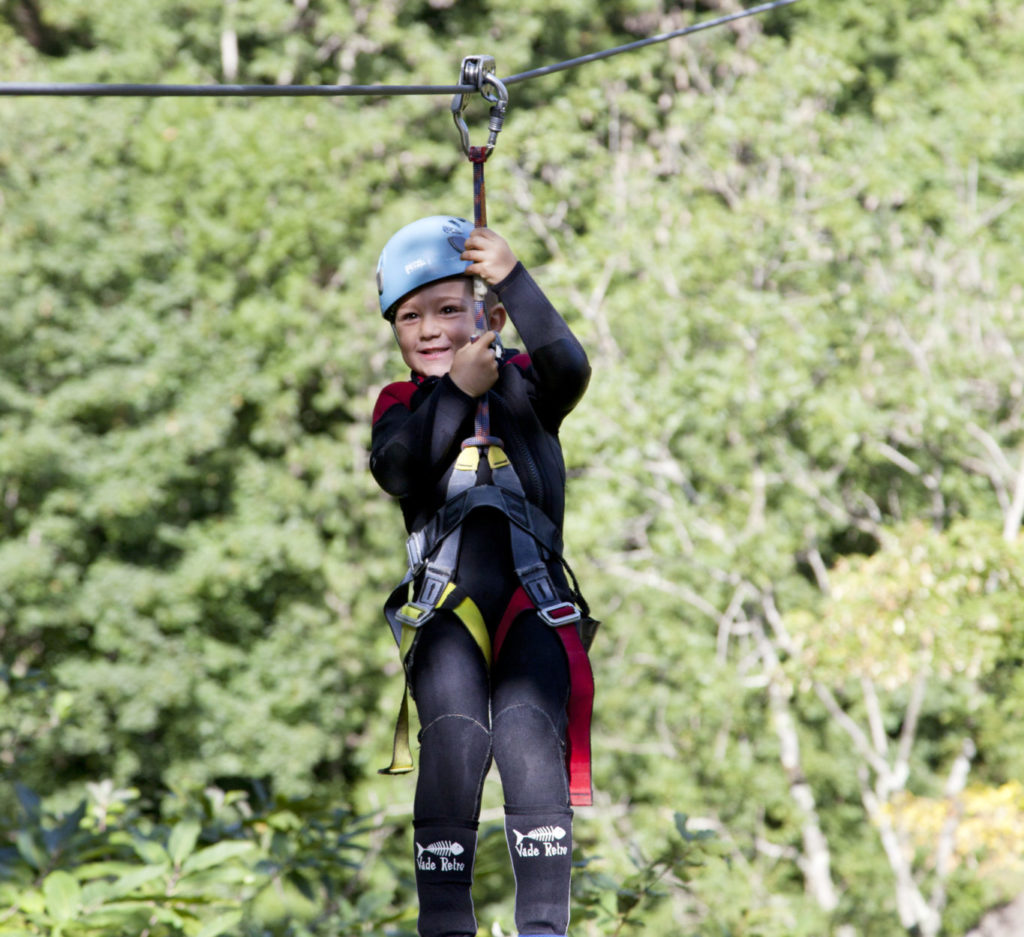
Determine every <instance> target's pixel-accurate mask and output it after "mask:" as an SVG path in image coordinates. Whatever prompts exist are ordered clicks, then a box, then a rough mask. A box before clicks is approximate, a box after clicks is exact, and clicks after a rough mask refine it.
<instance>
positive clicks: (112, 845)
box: [0, 783, 380, 937]
mask: <svg viewBox="0 0 1024 937" xmlns="http://www.w3.org/2000/svg"><path fill="white" fill-rule="evenodd" d="M19 800H20V804H21V807H20V816H19V822H18V823H17V824H16V825H13V826H11V827H10V828H9V832H10V833H11V835H12V842H13V845H12V846H10V847H5V848H3V849H2V850H0V868H2V871H3V877H2V879H0V896H2V897H3V907H4V908H5V909H6V910H5V911H3V912H0V933H3V934H11V935H14V934H25V935H28V934H52V935H62V934H63V935H68V937H89V935H101V934H111V933H119V934H127V933H138V934H142V933H148V934H151V935H154V937H156V935H188V937H218V935H220V934H229V933H230V934H262V935H266V934H313V933H327V932H333V933H337V932H338V930H339V929H340V930H342V931H344V932H345V933H362V932H365V930H366V928H367V926H368V925H369V924H370V922H372V923H373V926H376V924H377V923H378V922H379V921H380V913H379V912H380V909H379V907H378V904H379V902H376V901H374V900H366V898H365V897H361V896H360V895H359V891H360V887H359V874H358V869H359V864H360V858H361V856H362V855H363V854H364V853H365V850H366V846H365V843H363V842H361V840H362V839H364V838H365V833H366V830H365V828H360V824H359V822H358V821H357V819H356V818H354V817H351V816H349V815H346V814H345V813H344V812H342V811H338V810H334V811H327V810H325V808H324V806H323V805H321V804H319V803H316V802H315V801H275V802H268V801H259V800H257V801H255V802H254V801H253V800H251V799H249V798H246V797H245V796H244V795H241V794H239V793H237V792H236V793H232V794H225V793H224V792H223V791H219V790H216V789H208V790H207V791H206V792H205V794H204V795H203V796H202V797H196V798H189V799H184V800H179V801H177V802H176V804H175V805H174V807H176V808H177V809H173V808H172V809H171V810H170V811H169V812H168V814H167V815H166V816H164V817H163V818H162V819H161V821H160V822H154V821H153V820H152V819H149V818H147V816H146V813H145V812H144V811H143V810H142V806H143V805H142V804H141V803H140V800H139V795H138V792H137V791H131V790H117V789H116V788H115V787H114V786H113V785H112V784H109V783H106V784H102V785H92V786H91V787H90V791H89V797H88V799H87V800H83V801H82V802H81V803H80V804H79V805H78V807H76V808H75V809H74V810H72V811H70V812H68V813H66V814H60V815H51V814H50V813H49V812H48V811H46V810H45V809H44V808H43V806H42V805H41V803H40V801H39V800H38V798H36V797H35V795H33V794H31V793H30V792H28V791H27V790H26V789H24V788H22V789H20V790H19ZM332 928H334V930H331V929H332Z"/></svg>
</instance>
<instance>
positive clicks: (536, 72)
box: [502, 0, 799, 85]
mask: <svg viewBox="0 0 1024 937" xmlns="http://www.w3.org/2000/svg"><path fill="white" fill-rule="evenodd" d="M798 2H799V0H773V2H771V3H762V4H761V5H760V6H756V7H750V8H749V9H746V10H740V11H739V12H737V13H729V14H728V15H726V16H720V17H718V18H717V19H713V20H705V21H704V22H702V23H695V24H694V25H692V26H684V27H683V28H682V29H676V30H673V31H672V32H669V33H661V34H660V35H657V36H651V37H649V38H647V39H638V40H637V41H636V42H628V43H626V44H625V45H623V46H616V47H615V48H614V49H605V50H604V51H603V52H591V53H590V54H589V55H581V56H579V57H578V58H575V59H566V61H564V62H558V63H556V64H554V65H545V66H543V67H542V68H534V69H531V70H530V71H528V72H520V73H519V74H518V75H511V76H509V77H508V78H502V81H503V82H504V83H505V84H506V85H514V84H515V83H516V82H519V81H527V80H528V79H530V78H540V77H541V76H542V75H550V74H552V73H553V72H561V71H564V70H565V69H567V68H575V67H576V66H577V65H586V64H587V63H588V62H596V61H598V60H599V59H608V58H611V57H612V56H613V55H619V54H621V53H623V52H632V51H633V50H634V49H642V48H643V47H644V46H650V45H654V44H655V43H656V42H668V40H669V39H678V38H680V37H681V36H689V35H690V34H691V33H697V32H701V31H702V30H705V29H712V28H713V27H715V26H724V25H725V24H726V23H732V22H734V21H735V20H740V19H744V18H745V17H747V16H756V15H758V14H760V13H768V12H769V11H771V10H775V9H778V8H779V7H784V6H789V5H790V4H792V3H798Z"/></svg>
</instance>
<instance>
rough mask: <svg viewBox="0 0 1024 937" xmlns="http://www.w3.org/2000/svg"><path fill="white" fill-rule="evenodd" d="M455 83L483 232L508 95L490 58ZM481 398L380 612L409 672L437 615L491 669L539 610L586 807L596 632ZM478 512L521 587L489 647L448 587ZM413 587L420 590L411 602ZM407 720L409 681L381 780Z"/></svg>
mask: <svg viewBox="0 0 1024 937" xmlns="http://www.w3.org/2000/svg"><path fill="white" fill-rule="evenodd" d="M461 79H462V83H463V84H465V83H467V82H470V83H473V82H475V83H476V84H477V86H478V87H479V89H480V91H481V94H483V95H484V97H485V99H486V100H488V101H490V102H491V104H492V107H491V115H490V137H489V139H488V142H487V145H486V146H480V147H474V146H471V145H470V142H469V131H468V129H467V127H466V123H465V120H464V119H463V117H462V114H463V111H464V110H465V107H466V100H465V95H464V94H463V93H462V92H459V93H458V94H457V95H456V96H455V98H454V99H453V100H452V114H453V116H454V119H455V125H456V127H457V128H458V130H459V133H460V137H461V140H462V147H463V150H464V151H465V153H466V156H467V157H468V158H469V160H470V162H471V163H472V165H473V182H474V185H473V209H474V223H475V226H476V227H478V228H479V227H483V226H485V225H486V223H487V207H486V196H485V187H484V173H483V166H484V163H485V162H486V161H487V158H488V157H489V156H490V154H491V153H492V152H493V150H494V146H495V142H496V140H497V136H498V133H499V132H500V131H501V128H502V123H503V121H504V119H505V114H506V111H507V108H508V93H507V91H506V90H505V86H504V84H503V83H502V82H501V81H500V80H499V79H498V78H496V77H495V75H494V59H493V58H491V57H490V56H469V57H467V58H466V59H465V60H464V61H463V63H462V73H461ZM487 86H490V87H491V88H493V89H494V90H493V92H488V91H487V90H485V89H486V88H487ZM474 289H475V300H476V302H475V310H474V313H475V318H476V328H477V331H478V332H480V333H482V332H483V331H485V330H486V329H487V320H486V314H485V311H484V294H485V292H486V286H485V284H484V283H483V281H482V280H480V278H477V280H476V283H475V285H474ZM499 349H500V345H499V346H498V348H496V350H495V353H496V355H497V353H498V350H499ZM487 398H488V395H487V394H484V395H482V396H481V397H480V398H479V401H478V403H477V410H476V415H475V417H474V435H473V436H471V437H470V438H468V439H466V440H463V442H462V447H461V451H460V453H459V456H458V457H457V459H456V460H455V465H454V467H453V468H452V473H451V476H450V478H449V481H448V488H447V491H446V495H445V503H444V505H443V506H442V507H441V509H440V510H439V511H438V512H437V513H436V514H435V515H434V516H433V517H432V518H431V519H430V520H429V521H428V522H427V523H426V524H425V525H424V526H423V527H421V528H420V529H419V530H417V531H414V532H413V534H412V535H411V536H410V537H409V538H408V540H407V541H406V553H407V555H408V560H409V568H408V571H407V572H406V575H405V578H404V579H403V580H402V582H401V583H400V584H399V586H398V588H397V589H395V591H394V592H393V593H392V596H391V598H390V599H389V600H388V602H387V603H386V605H385V614H386V616H387V618H388V621H389V623H390V624H391V628H392V632H393V634H394V636H395V640H396V641H397V642H398V645H399V648H400V653H401V656H402V660H403V663H405V665H406V668H407V670H408V667H409V661H410V658H411V655H412V653H413V651H414V648H415V644H416V635H417V634H418V633H419V630H420V629H421V628H422V627H423V625H424V624H426V622H427V621H429V620H430V618H431V617H432V616H433V615H434V613H435V612H436V611H437V609H439V608H447V609H449V610H451V611H453V612H454V613H455V615H456V616H457V617H458V618H459V619H460V620H461V621H462V622H463V624H465V625H466V627H467V629H468V630H469V632H470V634H471V635H472V636H473V638H474V640H475V641H476V643H477V645H478V647H479V648H480V651H481V653H482V654H483V656H484V660H485V661H486V662H487V664H488V666H490V663H491V661H492V658H495V657H496V656H497V654H499V653H500V650H501V645H502V643H503V641H504V639H505V636H506V635H507V633H508V630H509V628H510V627H511V626H512V623H513V622H514V621H515V619H516V618H517V617H518V616H519V615H520V614H521V613H523V612H525V611H528V610H530V609H533V610H535V611H536V613H537V614H538V615H539V617H540V619H541V621H543V622H544V623H545V624H546V625H548V626H549V627H551V628H554V629H555V631H556V633H557V634H558V636H559V638H560V639H561V641H562V646H563V648H564V649H565V653H566V659H567V662H568V665H569V677H570V698H569V704H568V717H569V718H568V723H569V725H568V730H567V738H566V767H567V770H568V774H569V792H570V800H571V802H572V803H573V804H575V805H583V804H589V803H591V801H592V795H591V771H590V720H591V714H592V709H593V697H594V678H593V673H592V671H591V669H590V662H589V660H588V658H587V652H586V647H585V646H584V640H585V639H587V640H589V637H592V633H590V634H587V635H585V634H584V633H583V629H582V623H583V622H584V620H585V621H587V622H588V623H590V622H592V620H591V619H590V616H589V613H588V611H587V607H586V602H585V601H584V600H583V598H582V596H581V595H580V592H579V587H578V584H577V583H576V577H575V576H574V575H573V574H572V570H571V569H569V568H568V565H567V564H565V561H564V559H563V558H562V537H561V533H560V532H559V530H558V527H557V526H556V525H555V524H554V523H553V522H552V521H551V520H550V519H549V518H548V517H547V516H546V515H545V514H544V512H543V511H541V510H540V509H539V508H538V507H536V506H535V505H533V504H532V503H531V502H530V501H529V500H528V499H527V497H526V494H525V492H524V490H523V486H522V483H521V482H520V480H519V476H518V475H517V474H516V471H515V469H514V468H513V467H512V463H511V462H510V461H509V458H508V456H507V454H506V453H505V450H504V448H503V447H504V442H503V441H502V440H501V439H499V438H497V437H496V436H492V435H491V430H490V410H489V408H488V402H487ZM485 457H486V460H487V465H488V468H489V469H490V479H491V480H490V483H486V484H482V483H481V482H480V480H479V477H478V472H479V469H480V466H481V460H482V459H483V458H485ZM480 508H494V509H497V510H498V511H500V512H501V513H502V514H503V515H504V516H505V518H506V519H507V521H508V531H509V545H510V547H511V551H512V562H513V565H514V567H515V573H516V578H517V579H518V581H519V587H518V588H517V589H516V591H515V593H514V594H513V597H512V600H511V602H510V604H509V606H508V608H507V609H506V611H505V614H504V616H503V618H502V621H501V622H500V624H499V626H498V630H497V633H496V641H495V646H494V647H493V648H492V647H491V642H490V639H489V637H488V634H487V629H486V628H485V627H483V621H482V618H481V616H480V612H479V610H478V609H477V607H476V605H475V604H474V603H473V602H472V600H471V599H470V598H469V597H468V596H466V595H464V594H463V593H461V590H459V589H457V588H456V587H455V585H454V583H453V582H452V580H453V577H454V575H455V570H456V567H457V565H458V559H459V548H460V545H461V536H462V527H463V523H464V522H465V520H466V518H467V517H468V516H469V514H470V513H472V512H473V511H475V510H478V509H480ZM552 562H558V563H560V564H562V565H563V566H564V567H565V568H566V569H567V571H568V573H569V576H570V578H571V579H572V582H573V598H574V599H575V600H576V601H573V602H570V601H568V600H566V599H564V598H562V596H561V594H560V592H559V590H558V588H557V587H556V585H555V583H554V582H553V580H552V578H551V573H550V571H549V563H552ZM417 582H419V587H418V590H417V591H416V594H415V595H413V593H412V590H413V587H414V586H415V584H416V583H417ZM408 718H409V686H408V679H407V680H406V687H405V695H404V697H403V700H402V705H401V708H400V711H399V718H398V724H397V726H396V730H395V741H394V745H393V748H392V760H391V764H390V765H389V766H388V767H387V768H385V769H383V771H382V773H385V774H401V773H405V772H407V771H411V770H412V754H411V750H410V749H409V725H408Z"/></svg>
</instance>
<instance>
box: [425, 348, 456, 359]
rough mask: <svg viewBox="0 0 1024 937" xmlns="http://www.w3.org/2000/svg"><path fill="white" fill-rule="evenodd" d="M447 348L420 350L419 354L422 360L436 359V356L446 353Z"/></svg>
mask: <svg viewBox="0 0 1024 937" xmlns="http://www.w3.org/2000/svg"><path fill="white" fill-rule="evenodd" d="M448 350H449V349H447V348H421V349H420V354H421V355H423V357H424V358H436V357H437V356H438V355H443V354H445V353H447V352H448Z"/></svg>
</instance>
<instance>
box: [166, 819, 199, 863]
mask: <svg viewBox="0 0 1024 937" xmlns="http://www.w3.org/2000/svg"><path fill="white" fill-rule="evenodd" d="M201 830H202V827H201V826H200V825H199V822H198V821H196V820H191V819H189V820H182V821H180V822H179V823H177V824H176V825H175V827H174V829H173V830H171V836H170V839H169V840H168V843H167V852H168V854H169V855H170V857H171V862H173V863H174V864H175V865H176V866H180V865H181V864H182V863H183V862H184V861H185V860H186V859H187V858H188V857H189V856H190V855H192V853H193V852H194V851H195V848H196V841H197V840H198V839H199V833H200V832H201Z"/></svg>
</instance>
